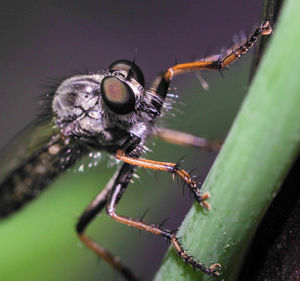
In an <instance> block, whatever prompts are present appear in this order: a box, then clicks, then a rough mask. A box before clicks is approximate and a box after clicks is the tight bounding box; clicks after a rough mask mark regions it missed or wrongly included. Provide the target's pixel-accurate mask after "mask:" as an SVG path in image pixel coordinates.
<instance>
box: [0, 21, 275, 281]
mask: <svg viewBox="0 0 300 281" xmlns="http://www.w3.org/2000/svg"><path fill="white" fill-rule="evenodd" d="M271 32H272V28H271V26H270V24H269V22H268V21H264V22H263V23H262V24H261V25H260V26H259V27H258V28H257V29H256V30H255V31H254V33H253V35H252V36H251V37H250V38H249V39H248V40H246V42H244V43H242V44H240V45H238V46H237V45H235V46H234V47H233V48H232V49H228V50H227V51H225V52H224V53H223V54H222V55H214V56H210V57H207V58H206V59H203V60H198V61H193V62H187V63H181V64H176V65H174V66H172V67H169V68H167V69H166V70H165V71H163V72H162V73H160V74H159V75H158V77H157V78H156V79H155V81H154V82H153V84H152V85H151V87H150V88H149V89H145V80H144V76H143V73H142V71H141V70H140V68H139V67H138V66H137V65H136V64H135V61H128V60H119V61H116V62H114V63H112V64H111V65H110V66H109V67H108V68H107V69H105V70H103V72H102V73H96V74H87V75H75V76H73V77H71V78H68V79H65V80H63V81H62V82H61V83H60V84H59V85H58V86H57V87H55V89H54V90H53V91H52V92H51V93H50V94H48V95H47V97H46V102H45V106H44V107H45V108H44V109H43V112H44V113H43V114H42V115H41V120H40V121H37V122H33V123H32V124H31V125H30V126H29V127H28V128H27V129H26V134H27V135H28V132H29V136H30V137H27V138H24V135H25V134H24V133H21V134H20V136H19V137H18V138H16V139H15V140H13V145H14V147H15V146H16V145H17V146H18V148H17V149H14V150H13V151H9V150H8V149H5V151H4V156H3V157H2V162H3V163H5V166H4V167H2V169H1V172H2V173H3V175H2V176H1V178H0V217H2V218H4V217H7V216H9V215H10V214H12V213H13V212H15V211H17V210H18V209H20V208H21V207H22V206H24V205H25V204H26V203H27V202H29V201H30V200H32V199H33V198H35V197H37V196H38V195H39V193H40V192H41V191H42V190H43V189H44V188H45V187H46V186H47V185H49V183H50V182H51V180H52V179H54V178H55V177H56V176H57V175H59V174H60V173H62V172H63V171H65V170H66V169H68V168H69V167H71V166H72V165H73V164H74V163H75V162H76V161H78V160H79V159H80V158H81V157H82V156H83V155H85V154H87V153H89V152H90V151H101V150H104V151H107V152H108V153H110V154H111V155H113V156H114V157H115V158H116V159H118V160H120V161H121V162H122V163H123V164H122V165H121V166H120V167H119V168H118V170H117V171H116V172H115V174H114V176H113V177H112V179H111V180H110V181H109V183H108V184H107V186H106V187H105V188H104V189H103V190H102V191H101V192H100V193H99V194H98V195H97V196H96V197H95V199H94V200H93V201H92V202H91V203H90V204H89V206H88V207H87V208H86V209H85V211H84V212H83V214H82V215H81V216H80V218H79V220H78V223H77V225H76V231H77V233H78V237H79V239H80V240H81V241H82V243H83V244H85V245H86V246H87V247H88V248H90V249H91V250H92V251H93V252H94V253H95V254H96V255H98V256H99V257H101V258H102V259H103V260H105V261H106V262H108V263H109V264H110V265H112V266H113V267H114V268H115V269H116V270H118V271H119V272H120V273H121V274H122V275H123V276H124V277H125V278H126V279H127V280H130V281H133V280H137V278H136V277H135V275H134V274H133V273H132V271H131V270H130V269H128V267H127V266H126V265H125V264H123V262H121V261H120V260H119V258H117V257H115V256H114V255H113V254H111V253H110V252H109V251H108V250H106V249H105V248H103V247H102V246H101V245H99V244H98V243H96V242H95V241H93V240H92V239H91V238H90V237H88V236H87V235H86V234H85V229H86V227H87V226H88V225H89V223H90V222H91V221H92V220H93V219H94V218H95V217H96V215H97V214H98V213H99V212H101V211H102V210H103V209H104V208H106V213H107V214H108V215H109V216H110V217H111V218H113V219H114V220H116V221H118V222H120V223H123V224H126V225H129V226H132V227H135V228H138V229H141V230H145V231H148V232H150V233H152V234H155V235H159V236H161V237H163V238H165V239H167V240H169V241H170V242H171V244H172V245H173V247H174V249H175V251H176V252H177V254H178V256H179V257H181V258H182V259H183V260H184V261H185V262H186V263H187V264H190V265H191V266H192V267H194V268H195V269H198V270H200V271H202V272H204V273H206V274H208V275H210V276H214V277H218V276H219V270H220V268H221V266H220V264H218V263H216V264H213V265H211V266H209V267H206V266H205V265H204V264H203V263H201V262H200V261H198V260H196V259H195V258H194V257H191V256H190V255H189V254H188V253H187V251H186V250H184V249H183V247H182V245H181V244H180V242H179V241H178V239H177V237H176V233H175V232H173V231H169V230H167V229H162V228H160V227H158V226H156V225H152V224H146V223H144V222H142V221H139V220H136V219H133V218H129V217H125V216H122V215H119V214H117V213H116V206H117V204H118V202H119V201H120V199H121V197H122V195H123V193H124V192H125V190H126V188H127V186H128V184H129V182H130V180H131V178H132V176H133V174H134V171H135V169H136V168H137V167H143V168H147V169H152V170H159V171H165V172H169V173H170V174H172V175H173V176H174V177H178V178H180V179H181V180H182V181H183V182H184V183H185V184H186V185H187V186H188V188H189V189H190V190H191V192H192V194H193V195H194V198H195V200H196V201H197V202H198V203H199V204H200V205H201V206H202V207H203V208H205V209H209V208H210V205H209V203H208V202H207V201H206V200H207V199H208V198H209V193H204V194H202V193H201V192H200V187H199V186H198V185H197V182H196V181H195V180H194V179H193V177H192V176H191V175H190V174H189V173H188V172H186V171H185V170H183V169H181V168H180V167H179V165H178V163H168V162H158V161H153V160H148V159H145V158H142V157H141V156H142V155H143V153H144V152H145V142H146V140H147V139H148V138H149V137H150V136H152V135H153V134H156V135H158V136H159V137H161V138H163V139H165V140H167V141H170V142H173V143H177V144H189V145H194V146H197V147H202V148H204V149H213V148H214V145H213V143H212V142H209V141H206V140H204V139H201V138H197V137H191V136H190V135H188V134H185V133H180V132H176V131H173V130H168V129H162V128H157V127H155V122H156V120H157V118H158V117H159V116H160V115H161V112H162V109H163V107H164V103H165V102H166V96H167V93H168V90H169V86H170V82H171V80H172V79H173V78H174V77H175V76H176V75H178V74H181V73H186V72H190V71H199V70H205V69H208V70H209V69H211V70H220V71H221V70H222V69H224V68H226V67H227V66H228V65H230V64H232V63H233V62H235V61H236V60H237V59H238V58H240V57H241V55H243V54H245V53H246V52H247V51H248V49H249V48H251V47H252V46H253V44H254V43H255V42H256V40H257V37H258V36H259V35H269V34H270V33H271ZM41 135H44V137H42V136H41ZM36 136H39V138H38V139H37V137H36Z"/></svg>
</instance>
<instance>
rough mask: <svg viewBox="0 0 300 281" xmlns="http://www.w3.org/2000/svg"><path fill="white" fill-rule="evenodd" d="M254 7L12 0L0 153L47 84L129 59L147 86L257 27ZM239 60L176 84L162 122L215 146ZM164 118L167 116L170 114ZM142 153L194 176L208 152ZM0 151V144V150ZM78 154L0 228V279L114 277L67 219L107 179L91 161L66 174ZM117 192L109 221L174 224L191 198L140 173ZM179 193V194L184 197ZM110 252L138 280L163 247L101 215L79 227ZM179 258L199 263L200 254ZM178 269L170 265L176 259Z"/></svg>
mask: <svg viewBox="0 0 300 281" xmlns="http://www.w3.org/2000/svg"><path fill="white" fill-rule="evenodd" d="M261 11H262V1H261V0H255V1H247V2H246V1H243V0H232V1H226V2H225V1H222V2H221V1H218V0H211V1H191V0H189V1H174V0H166V1H158V0H157V1H121V0H119V1H76V2H75V1H47V2H45V1H26V2H22V1H15V2H12V1H11V2H7V3H6V4H5V5H2V7H1V11H0V38H1V44H0V100H1V102H0V112H1V119H0V132H1V138H0V147H1V148H3V147H4V145H5V143H7V142H9V140H10V139H11V138H12V137H13V136H14V134H16V133H17V132H18V131H19V130H20V129H22V128H23V127H24V126H26V124H28V123H29V122H30V121H31V120H32V119H33V118H34V117H35V115H36V113H37V112H38V101H37V97H38V96H41V95H42V94H43V92H45V87H44V85H45V84H48V82H47V81H49V79H52V78H57V77H61V76H65V75H67V74H68V73H70V74H71V75H72V73H74V71H83V70H85V69H87V70H88V71H90V72H98V71H101V69H102V68H103V67H106V66H108V65H109V64H111V63H112V62H113V61H115V60H118V59H124V58H125V59H132V58H133V57H134V56H135V49H137V57H136V63H137V64H138V65H139V66H140V67H141V69H142V70H143V72H144V75H145V79H146V83H147V84H148V85H149V84H150V83H151V81H152V80H153V79H154V78H155V76H156V74H157V73H158V72H160V71H161V70H164V69H165V68H167V67H169V66H170V65H173V64H174V63H175V61H178V62H184V61H190V60H194V59H196V58H202V57H205V56H206V55H209V54H215V53H218V52H219V51H220V49H221V48H223V47H228V46H230V45H231V43H232V38H233V35H234V34H238V33H239V32H240V31H245V32H246V33H247V32H251V30H252V27H253V26H255V25H257V24H258V23H259V22H260V14H261ZM250 63H251V55H248V56H246V57H245V58H243V59H242V60H241V61H240V62H239V63H238V64H236V65H234V66H232V67H231V70H230V71H226V72H225V73H224V78H222V77H221V76H220V74H219V73H217V72H206V73H204V77H205V79H206V80H207V81H208V83H209V85H210V89H209V90H208V91H204V90H203V89H202V87H201V84H200V82H199V80H198V79H197V77H196V76H195V75H194V74H189V75H185V76H181V77H178V78H176V79H175V80H174V81H173V83H172V85H171V86H172V87H173V88H172V93H176V94H178V95H179V96H180V97H179V98H178V99H177V100H176V105H175V106H174V110H173V112H170V113H168V114H166V116H165V118H164V120H163V122H162V123H163V125H164V126H167V127H169V128H174V129H178V130H182V131H185V132H189V133H192V134H195V135H198V136H203V137H207V138H217V139H224V138H225V137H226V134H227V132H228V130H229V128H230V125H231V123H232V121H233V119H234V116H235V115H236V113H237V111H238V108H239V106H240V104H241V102H242V100H243V97H244V95H245V94H246V91H247V82H248V75H249V68H250ZM173 113H174V114H173ZM149 146H150V148H151V149H152V150H153V153H149V154H148V155H147V157H148V158H151V159H156V160H161V161H173V162H174V161H175V162H176V161H177V160H178V159H179V158H181V157H182V156H185V158H184V159H185V162H184V164H183V166H184V168H186V169H192V168H196V169H195V172H194V174H196V175H199V176H200V177H201V179H202V181H203V180H204V178H205V176H206V175H207V173H208V171H209V168H210V166H211V164H212V163H213V160H214V158H215V156H216V153H212V152H202V151H197V150H195V149H192V148H183V147H178V146H175V145H171V144H166V143H164V142H162V141H159V140H155V139H154V141H150V142H149ZM4 149H5V148H4ZM91 161H92V160H91V159H89V158H87V159H83V160H82V161H81V162H80V163H78V165H77V166H76V167H74V168H72V169H70V171H68V172H66V173H64V174H63V175H61V176H60V177H59V178H58V179H57V180H55V181H54V183H53V184H52V185H51V187H50V188H48V189H47V190H46V191H45V192H44V193H43V194H42V195H41V196H40V198H39V199H38V200H35V201H34V202H33V203H32V204H28V206H26V208H24V209H22V211H20V212H18V213H17V214H15V215H13V216H11V217H9V218H8V219H5V220H3V221H2V222H0V280H9V281H18V280H20V281H21V280H22V281H23V280H31V281H35V280H36V281H37V280H39V281H40V280H43V281H44V280H72V281H73V280H123V279H122V277H121V276H119V275H118V274H116V273H115V272H114V270H113V269H111V268H110V267H109V266H108V265H106V264H105V263H104V262H102V261H100V262H99V260H98V259H97V258H96V257H95V256H94V254H93V253H91V252H90V251H89V250H87V249H86V248H85V247H84V246H83V245H81V243H80V242H79V241H78V239H77V236H76V232H75V224H76V220H77V218H78V217H79V216H80V214H81V212H82V211H83V209H84V208H85V207H86V206H87V204H88V203H89V202H90V201H91V200H92V198H93V197H94V196H95V195H96V194H97V192H99V191H100V190H101V189H102V188H103V187H104V186H105V184H106V182H107V181H108V180H109V178H110V177H111V176H112V174H113V172H114V169H115V168H114V167H113V168H111V167H108V166H107V163H105V161H103V162H102V163H100V164H99V165H97V166H95V167H93V168H90V169H85V171H84V173H80V172H78V167H79V165H81V164H82V163H86V164H88V163H90V162H91ZM138 174H139V176H140V179H139V180H135V183H134V184H133V185H131V186H130V187H129V188H128V191H127V192H126V194H125V195H124V197H123V199H122V200H121V202H120V204H119V208H118V212H119V213H120V214H124V215H127V216H132V217H140V216H141V215H142V214H143V213H144V212H145V210H147V209H149V212H148V214H147V217H146V221H148V222H149V223H155V224H159V223H160V222H162V221H163V220H164V219H165V218H168V217H169V218H170V219H169V220H168V222H167V225H166V227H167V228H170V229H175V228H177V227H178V226H179V225H180V222H181V221H182V220H183V218H184V215H185V213H186V212H187V211H188V209H189V207H190V206H191V204H192V203H193V201H192V200H191V199H190V197H189V194H188V192H185V193H184V194H182V188H181V185H180V184H178V183H176V182H175V183H173V182H172V180H171V177H170V175H168V174H167V175H165V174H161V173H157V175H156V176H155V173H154V172H152V171H144V170H140V171H139V172H138ZM186 191H187V190H186ZM87 233H88V234H89V235H90V236H91V237H93V238H94V239H95V240H96V241H98V242H100V243H101V244H102V245H104V246H105V247H107V248H108V249H109V250H111V251H112V252H113V253H115V254H117V255H118V256H120V257H121V258H122V259H123V260H124V261H125V262H126V263H127V264H128V265H129V266H130V267H131V268H132V269H133V270H134V271H135V272H136V273H137V274H138V275H139V276H141V277H142V278H143V280H152V278H153V275H154V274H155V271H156V270H157V268H158V267H159V264H160V263H161V260H162V258H163V255H164V253H165V251H166V249H167V247H168V244H167V243H166V242H165V241H163V240H162V239H161V238H159V237H153V236H150V235H149V234H147V233H140V232H139V231H137V230H133V229H129V228H128V227H127V226H124V225H119V224H117V223H115V222H114V221H112V220H111V219H109V218H108V217H107V216H106V215H105V214H102V215H100V216H99V217H98V218H97V219H96V220H95V221H94V222H93V223H92V224H91V225H90V227H89V228H88V229H87ZM190 251H191V253H192V254H193V255H195V256H196V257H199V258H201V253H193V251H192V249H190ZM179 262H180V261H179Z"/></svg>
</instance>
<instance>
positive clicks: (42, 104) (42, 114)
mask: <svg viewBox="0 0 300 281" xmlns="http://www.w3.org/2000/svg"><path fill="white" fill-rule="evenodd" d="M88 73H89V71H88V70H87V69H85V70H84V71H78V70H76V71H73V73H72V74H69V75H62V76H60V77H56V78H48V79H47V80H44V81H43V85H42V87H43V88H44V89H46V91H45V92H46V94H45V93H43V94H41V95H38V100H39V101H38V103H39V111H38V113H37V115H36V120H37V124H38V125H43V124H46V123H50V124H52V119H53V112H52V101H53V97H54V95H55V92H56V90H57V88H58V87H59V85H60V84H61V83H62V82H63V81H64V80H66V79H68V78H70V77H72V76H75V75H84V74H88Z"/></svg>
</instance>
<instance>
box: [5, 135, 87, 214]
mask: <svg viewBox="0 0 300 281" xmlns="http://www.w3.org/2000/svg"><path fill="white" fill-rule="evenodd" d="M84 152H86V149H85V148H84V147H83V146H81V145H79V144H78V143H76V142H74V141H72V140H70V139H62V138H61V137H60V135H57V136H54V137H52V139H51V141H49V142H48V143H47V144H45V145H44V146H43V147H42V148H41V149H39V150H38V151H36V152H35V153H34V154H33V155H32V156H31V157H30V158H28V159H26V160H25V161H23V163H21V164H20V165H19V166H18V167H16V168H15V169H14V170H12V172H11V173H10V174H9V175H7V177H6V178H4V180H3V181H2V182H1V183H0V217H5V216H8V215H9V214H11V213H13V212H14V211H16V210H18V209H19V208H20V207H22V206H23V205H24V204H26V203H27V202H28V201H30V200H31V199H33V198H35V197H37V196H38V195H39V194H40V192H41V191H42V190H43V189H44V188H45V187H47V186H48V185H49V184H50V183H51V181H52V180H53V179H54V178H55V177H56V176H57V175H59V174H60V173H61V172H62V171H64V170H65V169H67V168H69V167H70V166H71V165H73V164H74V163H75V162H76V161H77V160H78V159H79V158H80V157H81V156H82V154H83V153H84Z"/></svg>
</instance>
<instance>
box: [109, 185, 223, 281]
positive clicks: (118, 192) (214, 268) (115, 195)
mask: <svg viewBox="0 0 300 281" xmlns="http://www.w3.org/2000/svg"><path fill="white" fill-rule="evenodd" d="M126 187H127V185H123V184H121V183H119V184H116V185H115V186H114V190H113V191H112V193H111V195H110V197H109V201H108V205H107V208H106V212H107V214H108V215H109V216H110V217H112V218H113V219H114V220H116V221H117V222H120V223H123V224H126V225H128V226H132V227H135V228H138V229H141V230H145V231H148V232H150V233H152V234H155V235H159V236H161V237H163V238H165V239H167V240H169V241H170V242H171V243H172V245H173V247H174V249H175V251H176V252H177V254H178V256H179V257H181V258H182V259H183V260H184V261H185V262H186V263H188V264H190V265H191V266H193V267H194V268H195V269H199V270H201V271H202V272H204V273H206V274H208V275H210V276H214V277H218V276H219V272H218V270H219V269H220V268H221V265H220V264H218V263H216V264H213V265H211V266H210V267H206V266H204V264H202V263H200V262H199V261H197V260H196V259H194V258H193V257H192V256H190V255H188V254H187V252H186V251H185V250H184V249H183V248H182V246H181V244H180V242H179V241H178V239H177V238H176V236H175V234H174V231H170V230H165V229H161V228H159V227H158V226H156V225H153V224H146V223H143V222H141V221H139V220H136V219H133V218H130V217H125V216H120V215H118V214H117V213H116V206H117V203H118V201H119V200H120V198H121V196H122V195H123V193H124V191H125V189H126Z"/></svg>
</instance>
